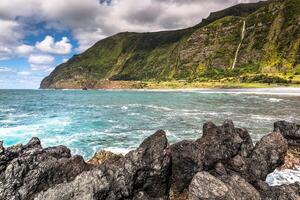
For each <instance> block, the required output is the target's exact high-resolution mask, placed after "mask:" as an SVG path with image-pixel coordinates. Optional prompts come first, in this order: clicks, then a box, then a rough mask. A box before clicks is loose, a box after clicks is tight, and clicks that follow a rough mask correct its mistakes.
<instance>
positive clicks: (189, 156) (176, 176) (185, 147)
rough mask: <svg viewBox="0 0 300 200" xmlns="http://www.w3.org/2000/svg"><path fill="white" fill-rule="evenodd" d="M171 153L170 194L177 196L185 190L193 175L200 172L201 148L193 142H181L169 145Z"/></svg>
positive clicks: (201, 164)
mask: <svg viewBox="0 0 300 200" xmlns="http://www.w3.org/2000/svg"><path fill="white" fill-rule="evenodd" d="M170 149H171V152H172V177H171V182H172V192H173V193H174V195H175V196H176V195H179V194H181V193H182V192H183V190H184V189H187V188H188V187H189V185H190V182H191V180H192V178H193V177H194V175H195V174H196V173H197V172H199V171H201V170H202V168H203V163H202V160H203V158H201V157H202V156H203V155H202V154H201V153H200V152H201V147H200V146H199V145H198V144H197V143H196V142H194V141H182V142H179V143H176V144H174V145H171V147H170Z"/></svg>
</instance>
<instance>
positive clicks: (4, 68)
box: [0, 67, 15, 72]
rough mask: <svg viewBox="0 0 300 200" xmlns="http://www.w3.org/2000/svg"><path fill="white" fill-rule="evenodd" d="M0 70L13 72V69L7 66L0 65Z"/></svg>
mask: <svg viewBox="0 0 300 200" xmlns="http://www.w3.org/2000/svg"><path fill="white" fill-rule="evenodd" d="M0 72H15V70H13V69H11V68H8V67H0Z"/></svg>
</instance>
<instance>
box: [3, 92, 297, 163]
mask: <svg viewBox="0 0 300 200" xmlns="http://www.w3.org/2000/svg"><path fill="white" fill-rule="evenodd" d="M280 92H281V94H280ZM299 116H300V90H298V89H268V90H266V89H246V90H185V91H172V90H165V91H104V90H89V91H80V90H0V140H3V141H4V145H5V146H10V145H14V144H18V143H26V142H28V141H29V140H30V138H32V137H39V138H40V139H41V141H42V145H43V146H44V147H47V146H54V145H66V146H67V147H69V148H70V149H71V150H72V153H73V154H80V155H82V156H84V157H85V158H86V159H87V158H89V157H91V156H92V155H93V154H94V153H95V152H96V151H99V150H110V151H113V152H116V153H126V152H127V151H129V150H131V149H134V148H136V147H137V146H138V145H139V144H140V143H141V142H142V141H143V140H144V139H145V138H146V137H148V136H149V135H151V134H153V133H154V132H155V131H156V130H159V129H162V130H165V131H166V132H167V136H168V139H169V142H170V143H175V142H178V141H181V140H184V139H196V138H199V137H200V136H201V134H202V125H203V123H204V122H206V121H212V122H214V123H216V124H221V123H222V122H223V121H224V120H225V119H232V120H233V121H234V122H235V125H236V126H237V127H243V128H247V129H248V130H249V132H250V134H251V135H252V138H253V140H254V142H255V141H257V140H259V139H260V138H261V137H262V136H263V135H265V134H267V133H269V132H271V131H272V130H273V123H274V122H275V121H277V120H288V121H292V122H300V118H299Z"/></svg>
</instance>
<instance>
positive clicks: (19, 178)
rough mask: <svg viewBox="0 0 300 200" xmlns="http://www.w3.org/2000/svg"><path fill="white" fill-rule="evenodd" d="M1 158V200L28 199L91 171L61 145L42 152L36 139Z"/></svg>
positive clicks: (9, 150) (14, 148) (5, 153)
mask: <svg viewBox="0 0 300 200" xmlns="http://www.w3.org/2000/svg"><path fill="white" fill-rule="evenodd" d="M3 152H4V153H2V154H1V155H0V169H1V170H0V199H16V200H17V199H21V200H27V199H28V200H30V199H33V198H34V197H35V195H36V194H37V193H39V192H41V191H43V190H46V189H48V188H49V187H52V186H54V185H56V184H59V183H63V182H68V181H72V180H74V179H75V177H76V176H77V175H78V174H80V173H81V172H83V171H87V170H89V169H90V166H89V165H87V164H86V163H85V162H84V160H83V158H82V157H81V156H74V157H72V156H71V154H70V150H69V149H68V148H66V147H64V146H59V147H52V148H46V149H43V148H42V147H41V143H40V141H39V139H38V138H33V139H32V140H30V141H29V143H28V144H26V145H24V146H23V145H15V146H12V147H10V148H7V149H5V150H4V148H3Z"/></svg>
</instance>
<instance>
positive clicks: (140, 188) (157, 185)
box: [37, 131, 171, 200]
mask: <svg viewBox="0 0 300 200" xmlns="http://www.w3.org/2000/svg"><path fill="white" fill-rule="evenodd" d="M170 173H171V155H170V151H169V150H168V141H167V138H166V134H165V132H163V131H158V132H156V133H155V134H154V135H152V136H150V137H149V138H147V139H146V140H145V141H144V142H143V143H142V144H141V145H140V146H139V148H138V149H137V150H135V151H131V152H129V153H128V154H127V155H126V156H125V157H123V158H120V159H119V160H118V161H117V162H115V163H114V164H109V165H108V164H103V165H101V166H99V168H97V169H94V170H92V171H89V172H85V173H82V174H80V175H79V176H77V178H76V179H75V180H74V181H72V182H67V183H63V184H59V185H57V186H55V187H53V188H50V189H48V190H47V191H45V192H42V193H41V194H40V195H39V196H38V197H37V199H51V200H62V199H66V200H67V199H73V198H74V197H75V199H87V200H92V199H93V200H94V199H111V200H117V199H146V200H147V199H149V200H150V199H151V200H152V199H153V200H155V199H168V194H169V177H170Z"/></svg>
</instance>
